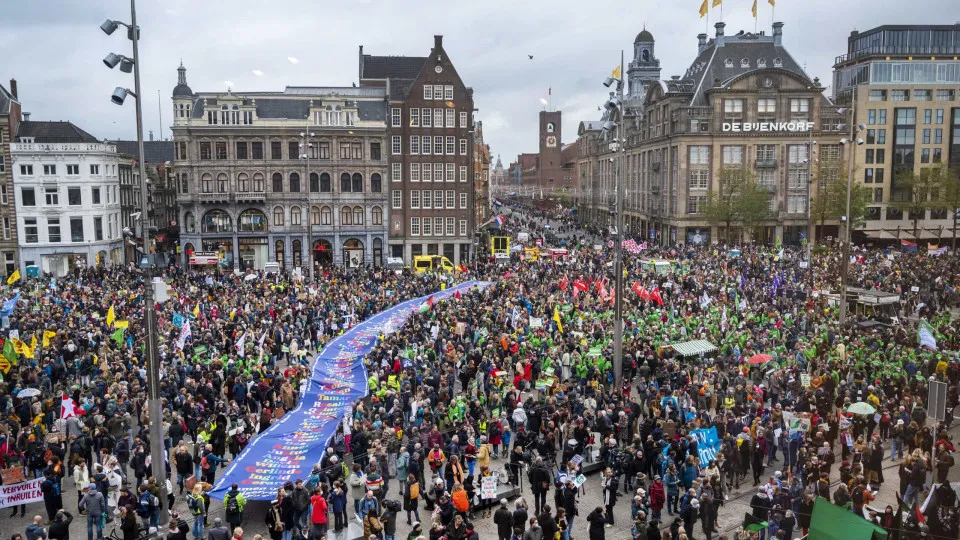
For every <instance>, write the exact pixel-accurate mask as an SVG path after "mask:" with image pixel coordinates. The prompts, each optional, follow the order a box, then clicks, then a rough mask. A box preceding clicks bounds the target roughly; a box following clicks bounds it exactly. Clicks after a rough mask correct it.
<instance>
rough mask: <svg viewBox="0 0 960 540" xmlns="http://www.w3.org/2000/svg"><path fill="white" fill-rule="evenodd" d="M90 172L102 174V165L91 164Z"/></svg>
mask: <svg viewBox="0 0 960 540" xmlns="http://www.w3.org/2000/svg"><path fill="white" fill-rule="evenodd" d="M182 144H187V143H182ZM90 174H91V175H98V174H100V166H99V165H90Z"/></svg>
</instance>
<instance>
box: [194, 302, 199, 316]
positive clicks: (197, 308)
mask: <svg viewBox="0 0 960 540" xmlns="http://www.w3.org/2000/svg"><path fill="white" fill-rule="evenodd" d="M193 316H194V318H196V317H199V316H200V304H197V305H195V306H193Z"/></svg>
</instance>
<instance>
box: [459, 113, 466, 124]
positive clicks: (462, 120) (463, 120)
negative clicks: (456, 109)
mask: <svg viewBox="0 0 960 540" xmlns="http://www.w3.org/2000/svg"><path fill="white" fill-rule="evenodd" d="M460 127H461V128H466V127H467V113H466V112H464V111H461V112H460Z"/></svg>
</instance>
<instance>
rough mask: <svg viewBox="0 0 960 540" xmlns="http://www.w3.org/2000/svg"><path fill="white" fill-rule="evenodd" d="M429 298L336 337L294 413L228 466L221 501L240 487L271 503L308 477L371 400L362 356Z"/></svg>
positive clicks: (218, 493)
mask: <svg viewBox="0 0 960 540" xmlns="http://www.w3.org/2000/svg"><path fill="white" fill-rule="evenodd" d="M489 285H490V282H485V281H468V282H466V283H463V284H461V285H458V286H456V287H452V288H448V289H446V290H444V291H440V292H437V293H435V294H433V295H432V296H433V299H434V300H435V301H436V300H443V299H446V298H449V297H450V296H452V295H454V294H456V293H457V292H458V291H459V292H461V293H463V292H466V291H467V290H469V289H471V288H474V287H479V288H485V287H487V286H489ZM428 298H429V296H424V297H422V298H416V299H413V300H408V301H406V302H403V303H401V304H397V305H396V306H393V307H392V308H390V309H387V310H385V311H382V312H380V313H378V314H376V315H374V316H373V317H371V318H369V319H367V320H366V321H364V322H362V323H360V324H358V325H356V326H354V327H353V328H351V329H349V330H347V331H346V332H344V333H343V334H341V335H340V336H337V337H336V338H334V339H333V340H332V341H331V342H330V343H328V344H327V346H326V347H324V348H323V350H322V351H320V353H319V354H317V356H316V358H314V360H313V366H312V375H311V377H310V380H309V381H308V382H307V385H306V388H305V389H304V391H303V393H302V394H301V396H300V402H299V403H298V404H297V406H296V408H294V409H293V410H292V411H290V412H288V413H287V414H285V415H284V416H283V417H282V418H281V419H280V420H278V421H277V422H275V423H274V424H272V425H271V426H270V427H269V428H268V429H267V430H266V431H264V432H263V433H260V434H259V435H257V436H256V437H254V439H253V440H252V441H250V443H249V444H248V445H247V447H246V448H245V449H244V450H243V452H240V455H239V456H237V458H236V459H235V460H233V461H232V462H231V463H230V466H229V467H227V470H226V471H225V472H224V473H223V475H222V476H221V477H220V479H219V480H218V481H217V483H216V485H214V487H213V490H211V491H210V496H211V497H213V498H216V499H223V497H224V496H225V495H226V493H227V491H229V490H230V486H231V485H232V484H233V483H237V484H238V485H239V487H240V492H241V493H243V495H244V497H246V498H247V499H248V500H265V501H269V500H271V499H273V498H275V497H276V495H277V489H278V488H281V487H283V485H284V484H285V483H286V482H292V481H295V480H296V479H297V478H306V477H307V476H309V475H310V470H311V469H312V468H313V465H314V464H316V463H319V462H320V458H321V457H323V452H324V450H326V448H327V446H329V444H330V440H331V439H332V438H333V435H334V434H335V433H336V432H337V427H338V426H339V424H340V421H341V419H342V418H343V415H344V414H347V413H349V412H350V411H351V408H352V407H353V404H354V403H356V402H357V401H358V400H360V399H362V398H363V397H364V396H366V395H367V390H368V389H367V369H366V367H365V366H364V365H363V357H364V355H366V354H367V353H369V352H370V350H372V349H373V346H374V345H375V344H376V342H377V338H378V337H379V336H380V335H381V334H383V333H390V332H394V331H396V330H397V329H399V328H400V327H401V326H403V324H404V323H405V322H406V321H407V319H408V318H409V317H410V315H411V314H413V312H415V311H417V310H418V309H419V308H420V306H421V305H423V303H424V302H425V301H426V300H427V299H428Z"/></svg>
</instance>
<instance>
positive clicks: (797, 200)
mask: <svg viewBox="0 0 960 540" xmlns="http://www.w3.org/2000/svg"><path fill="white" fill-rule="evenodd" d="M787 213H788V214H806V213H807V196H806V195H789V196H787Z"/></svg>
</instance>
